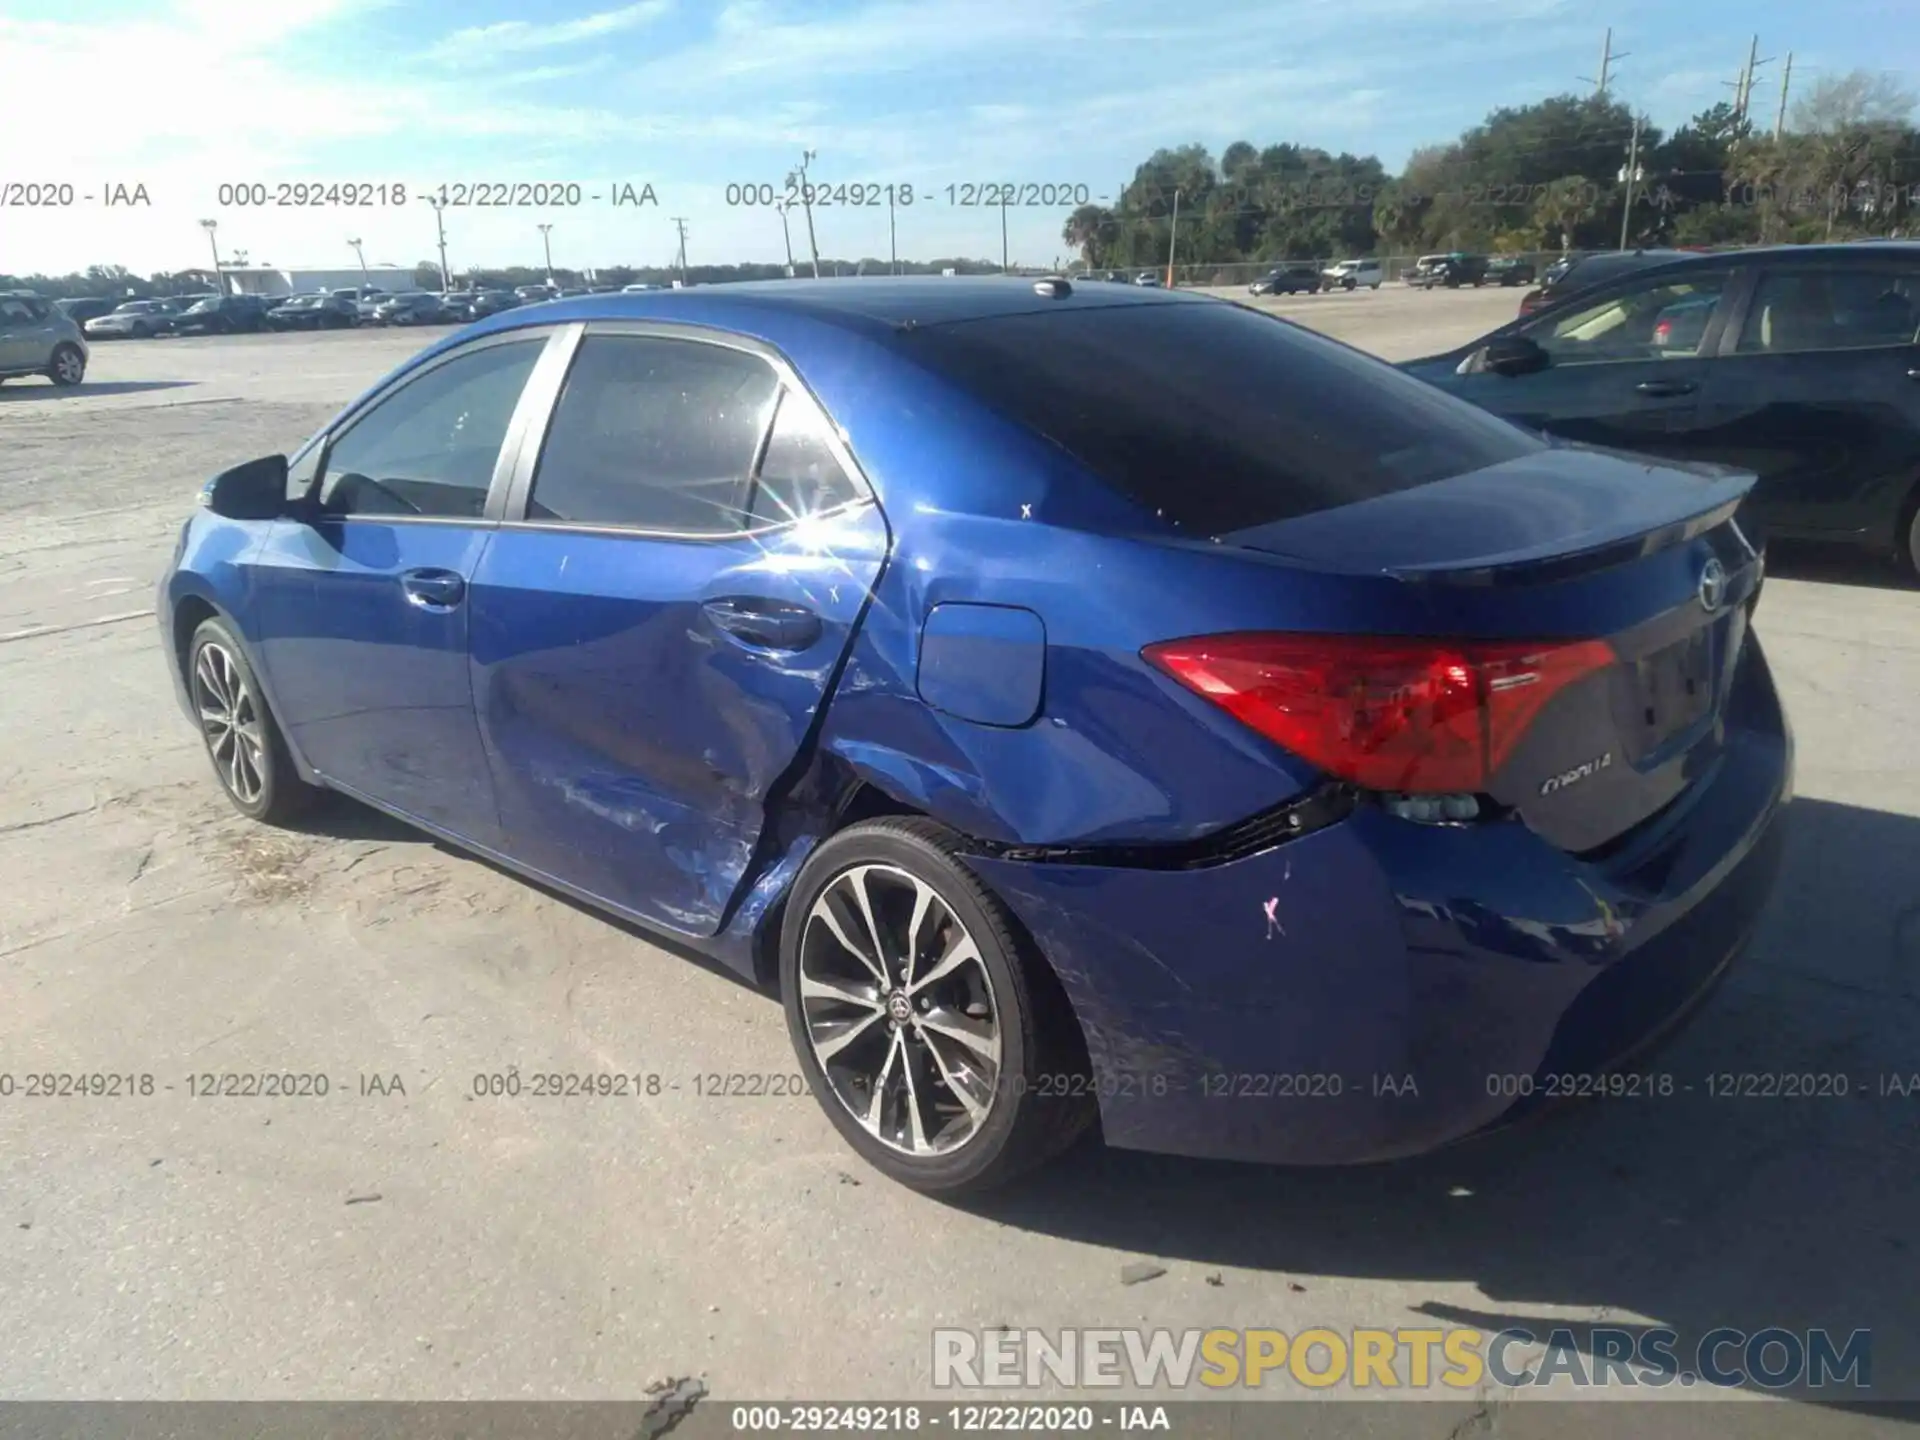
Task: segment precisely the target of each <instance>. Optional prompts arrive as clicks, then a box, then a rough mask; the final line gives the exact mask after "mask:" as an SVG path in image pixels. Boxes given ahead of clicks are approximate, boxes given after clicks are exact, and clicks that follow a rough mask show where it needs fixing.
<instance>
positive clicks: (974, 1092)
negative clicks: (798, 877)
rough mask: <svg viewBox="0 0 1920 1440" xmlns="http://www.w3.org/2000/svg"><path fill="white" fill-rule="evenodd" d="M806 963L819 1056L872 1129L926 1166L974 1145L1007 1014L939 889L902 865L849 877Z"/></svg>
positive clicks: (833, 886)
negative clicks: (933, 1158) (1002, 1021)
mask: <svg viewBox="0 0 1920 1440" xmlns="http://www.w3.org/2000/svg"><path fill="white" fill-rule="evenodd" d="M799 958H800V967H799V969H800V973H799V1000H800V1010H801V1015H802V1018H803V1020H804V1023H805V1027H806V1034H807V1040H808V1043H809V1044H810V1045H811V1047H812V1050H813V1057H814V1059H815V1060H816V1061H817V1062H818V1064H819V1066H820V1070H821V1073H822V1074H823V1075H824V1076H825V1077H826V1082H827V1086H828V1088H829V1089H831V1090H832V1091H833V1093H834V1096H835V1098H836V1099H837V1101H838V1102H839V1103H840V1104H841V1105H843V1106H845V1107H846V1109H847V1112H848V1113H849V1114H851V1115H852V1116H853V1118H854V1119H855V1120H856V1121H857V1122H858V1123H859V1124H860V1125H861V1127H862V1128H863V1129H865V1130H866V1132H867V1133H868V1134H869V1135H871V1136H873V1137H874V1139H876V1140H878V1141H879V1142H880V1143H881V1144H883V1145H885V1146H887V1147H888V1148H889V1149H892V1150H895V1151H898V1152H900V1153H901V1154H904V1155H909V1156H913V1157H917V1158H925V1157H928V1156H934V1155H944V1154H950V1153H952V1152H953V1151H955V1150H958V1149H959V1148H960V1147H961V1146H963V1145H965V1144H967V1142H968V1141H970V1140H972V1139H973V1138H974V1136H975V1135H977V1134H978V1133H979V1132H980V1128H981V1126H982V1125H983V1124H984V1123H985V1122H986V1120H987V1117H988V1115H989V1114H990V1113H991V1112H992V1110H993V1106H994V1103H995V1096H996V1093H997V1091H998V1088H999V1081H1000V1065H1001V1045H1000V1008H999V1005H998V1003H997V1000H996V997H995V995H994V990H993V980H992V977H991V975H990V974H989V972H988V970H987V966H986V962H985V961H984V960H983V959H982V958H981V955H980V948H979V946H978V945H977V944H976V943H975V940H974V937H973V936H972V934H970V933H969V932H968V930H967V927H966V925H965V924H964V923H963V922H962V921H961V919H960V917H959V915H958V914H956V913H955V911H954V909H953V907H952V906H950V905H949V904H948V903H947V902H946V901H945V900H943V899H942V898H941V897H940V894H939V892H937V891H936V890H935V889H934V888H933V887H932V886H931V885H929V884H927V882H926V881H924V880H922V879H920V878H919V877H917V876H915V875H912V874H910V873H908V872H907V871H906V870H904V869H901V868H899V867H897V866H893V865H884V864H864V865H855V866H852V867H850V868H849V869H847V870H843V871H842V872H841V873H840V874H838V875H836V876H835V877H834V878H833V880H832V881H830V882H829V883H828V885H827V886H826V888H825V889H824V890H822V891H821V892H820V897H819V899H817V900H816V901H815V902H814V904H813V908H812V909H811V910H810V911H809V912H808V914H807V920H806V925H805V928H804V930H803V931H802V933H801V936H800V957H799Z"/></svg>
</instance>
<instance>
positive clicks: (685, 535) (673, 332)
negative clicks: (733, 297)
mask: <svg viewBox="0 0 1920 1440" xmlns="http://www.w3.org/2000/svg"><path fill="white" fill-rule="evenodd" d="M568 330H569V331H570V332H571V333H570V334H569V336H568V337H567V338H566V340H565V342H564V343H565V351H566V354H565V359H564V360H563V361H560V362H557V363H556V365H555V367H554V371H553V374H552V376H551V379H552V385H551V393H550V394H549V395H547V396H546V397H545V398H544V402H543V403H542V405H541V408H540V411H539V414H538V415H537V416H534V417H533V418H532V420H531V421H530V422H529V424H528V425H527V427H526V429H525V431H524V432H523V433H522V434H521V436H520V440H519V449H518V451H517V452H516V454H515V457H514V467H513V472H512V476H511V478H510V480H509V482H508V485H507V488H506V492H505V494H504V496H503V498H502V505H501V513H500V516H499V519H498V526H499V528H500V529H502V530H534V531H555V530H558V531H564V532H567V533H570V534H580V535H617V536H623V537H625V538H627V539H641V540H672V541H678V542H680V543H683V544H695V543H702V542H704V543H708V544H712V543H716V542H718V543H731V542H733V541H736V540H743V539H754V538H758V537H760V536H763V535H772V534H776V533H778V532H779V531H782V530H790V529H792V528H793V527H794V526H796V525H798V524H800V523H801V521H800V520H798V519H794V520H782V521H780V522H778V523H777V524H773V525H758V526H753V527H751V528H741V529H738V530H721V531H711V530H709V531H700V532H697V533H689V532H687V531H684V530H656V529H650V528H648V527H646V526H641V525H621V524H610V523H606V522H593V523H587V522H583V521H578V520H549V519H545V518H540V517H531V518H530V517H529V516H528V515H527V502H528V500H529V499H531V498H532V495H533V481H534V475H535V472H536V470H538V468H539V464H540V455H541V452H542V451H543V450H544V449H545V448H546V440H547V430H548V428H549V426H550V425H551V424H552V423H553V416H554V414H555V412H556V411H557V410H558V408H559V402H560V392H561V390H562V389H563V388H564V386H565V383H566V377H567V375H568V374H569V373H570V372H571V370H572V367H573V361H574V357H575V356H576V355H577V353H578V352H579V349H580V346H581V344H582V343H583V342H584V341H585V340H586V338H587V337H588V336H589V335H591V336H596V337H600V336H618V337H621V338H634V339H641V340H678V341H691V342H693V343H695V344H704V345H713V346H717V347H719V348H721V349H724V350H737V351H740V352H742V353H743V354H747V355H751V356H753V357H754V358H755V359H757V360H759V361H761V362H762V363H763V364H765V365H766V366H768V368H770V369H771V370H772V371H773V375H774V381H775V385H776V392H775V401H776V403H775V404H774V406H773V408H772V409H771V410H770V411H769V412H768V415H767V423H766V424H765V426H764V427H762V429H761V432H760V438H759V439H758V440H757V441H756V442H755V443H754V447H753V460H752V468H751V469H750V470H749V471H748V475H747V478H748V481H749V485H748V490H747V493H748V496H749V497H751V496H752V495H753V494H754V492H755V491H756V490H757V489H758V488H759V484H760V466H761V464H762V463H763V462H764V461H765V459H766V454H767V443H768V441H769V440H770V439H771V438H772V435H773V426H774V422H775V420H776V419H778V417H779V414H780V406H781V405H782V404H784V403H786V402H787V400H788V399H789V398H791V399H793V400H795V401H798V402H801V403H804V404H807V405H811V406H812V407H813V409H814V412H815V414H816V416H817V417H818V418H819V419H820V420H822V421H824V422H825V430H826V436H827V448H828V449H829V450H830V451H832V453H833V458H834V459H835V460H836V461H838V462H839V465H840V468H841V469H842V470H843V471H844V472H845V473H846V475H847V478H848V479H849V480H851V481H852V482H853V486H854V490H855V492H856V493H855V495H854V496H853V498H852V499H850V500H848V501H846V502H845V503H844V504H840V505H836V506H834V507H833V508H832V509H831V510H823V511H821V512H820V514H819V515H814V516H808V517H807V519H808V520H809V521H813V520H822V519H826V518H828V517H830V516H839V515H844V514H847V513H849V512H851V511H853V510H855V509H858V508H859V507H860V506H863V505H872V504H875V503H877V501H876V496H875V493H874V489H873V484H872V482H871V481H870V480H868V478H867V474H866V471H864V470H863V469H861V468H860V464H859V461H858V460H856V459H855V458H854V454H853V450H852V449H851V447H850V446H849V445H848V444H847V441H846V435H845V432H844V431H842V430H841V428H840V426H839V424H838V422H836V421H835V420H834V418H833V416H832V414H831V413H830V412H829V411H828V410H827V407H826V406H825V405H823V404H822V403H821V402H820V397H819V396H818V395H816V394H814V393H813V390H812V388H811V387H810V386H809V385H808V384H807V383H806V382H805V381H804V380H802V379H801V378H800V372H799V371H798V370H796V369H795V368H794V367H793V364H792V362H791V361H789V360H788V359H787V357H786V356H785V355H783V354H782V353H781V352H780V351H779V350H778V349H776V348H775V347H774V346H772V345H768V344H766V343H765V342H764V341H760V340H756V339H754V338H752V337H751V336H747V335H740V334H736V333H735V332H733V331H730V330H720V329H716V328H714V327H713V326H709V325H689V324H684V323H676V322H672V321H660V320H590V321H586V322H584V323H576V324H574V325H571V326H569V327H568ZM545 359H546V357H544V356H543V357H542V360H543V361H544V360H545ZM539 378H540V377H539V376H538V375H536V376H535V380H538V379H539ZM533 389H534V383H533V382H532V381H530V382H529V383H528V385H527V392H528V394H529V395H531V394H532V392H533ZM497 479H498V477H497V476H496V481H497Z"/></svg>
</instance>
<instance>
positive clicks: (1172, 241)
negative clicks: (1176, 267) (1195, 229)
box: [1167, 185, 1180, 290]
mask: <svg viewBox="0 0 1920 1440" xmlns="http://www.w3.org/2000/svg"><path fill="white" fill-rule="evenodd" d="M1179 243H1180V187H1179V186H1178V185H1176V186H1174V187H1173V224H1172V225H1171V226H1170V227H1168V230H1167V289H1169V290H1171V289H1172V288H1173V256H1174V249H1175V247H1176V246H1177V245H1179Z"/></svg>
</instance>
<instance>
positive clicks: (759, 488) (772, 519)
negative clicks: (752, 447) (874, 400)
mask: <svg viewBox="0 0 1920 1440" xmlns="http://www.w3.org/2000/svg"><path fill="white" fill-rule="evenodd" d="M827 434H828V430H827V419H826V417H825V416H824V415H822V414H821V413H820V410H819V408H818V407H817V406H815V405H814V404H813V403H812V402H811V401H810V400H808V399H807V398H806V397H805V396H801V395H796V394H794V393H793V392H792V391H791V390H788V391H784V392H782V394H781V397H780V408H779V409H778V410H777V411H775V412H774V417H773V430H772V431H771V432H770V433H769V434H768V436H767V449H766V454H765V455H764V456H763V457H762V458H761V461H760V472H759V474H758V475H757V476H756V477H755V479H754V487H753V506H752V514H751V517H750V518H751V521H752V523H753V525H754V526H755V527H756V528H757V527H761V526H767V525H784V524H786V523H787V522H788V521H789V520H801V519H805V518H806V517H807V516H809V515H819V514H823V513H824V512H826V511H828V510H832V509H834V508H836V507H837V506H841V505H845V504H847V503H848V502H849V501H852V500H857V499H859V498H860V494H861V491H860V488H859V487H858V486H857V485H856V484H855V483H854V481H853V479H852V477H850V476H849V475H848V474H847V472H846V471H845V470H844V469H842V468H841V465H840V461H839V459H838V457H836V456H835V455H834V453H833V447H832V446H831V445H830V444H829V443H828V440H827Z"/></svg>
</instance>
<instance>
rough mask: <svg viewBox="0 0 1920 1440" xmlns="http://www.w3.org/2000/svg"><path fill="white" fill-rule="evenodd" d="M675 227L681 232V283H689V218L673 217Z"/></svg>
mask: <svg viewBox="0 0 1920 1440" xmlns="http://www.w3.org/2000/svg"><path fill="white" fill-rule="evenodd" d="M673 228H674V229H675V230H678V231H679V232H680V283H681V284H682V285H685V284H686V283H687V218H686V216H684V215H676V216H674V217H673Z"/></svg>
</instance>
